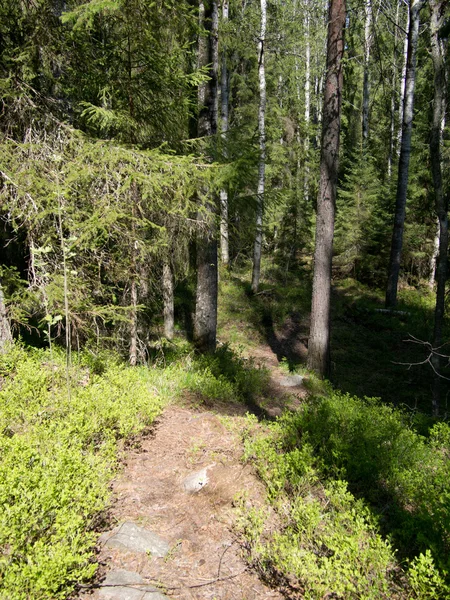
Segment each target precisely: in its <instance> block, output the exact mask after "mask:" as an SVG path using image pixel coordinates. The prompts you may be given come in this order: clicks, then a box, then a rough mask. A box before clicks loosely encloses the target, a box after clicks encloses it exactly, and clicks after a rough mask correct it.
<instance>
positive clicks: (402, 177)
mask: <svg viewBox="0 0 450 600" xmlns="http://www.w3.org/2000/svg"><path fill="white" fill-rule="evenodd" d="M423 3H424V0H411V5H410V8H409V13H410V14H409V31H408V58H407V68H406V77H405V99H404V107H403V122H402V139H401V146H400V157H399V163H398V179H397V196H396V202H395V216H394V229H393V233H392V243H391V256H390V260H389V276H388V282H387V288H386V308H393V307H395V305H396V304H397V289H398V278H399V273H400V262H401V255H402V246H403V230H404V225H405V215H406V193H407V189H408V171H409V159H410V156H411V135H412V122H413V105H414V86H415V80H416V50H417V41H418V37H419V21H420V9H421V8H422V6H423Z"/></svg>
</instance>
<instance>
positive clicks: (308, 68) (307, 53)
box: [303, 0, 311, 205]
mask: <svg viewBox="0 0 450 600" xmlns="http://www.w3.org/2000/svg"><path fill="white" fill-rule="evenodd" d="M309 10H310V8H309V0H305V19H304V25H305V45H306V47H305V132H306V134H305V141H304V145H305V168H304V180H303V193H304V197H305V203H306V205H308V204H309V176H310V173H309V132H310V127H311V38H310V16H309Z"/></svg>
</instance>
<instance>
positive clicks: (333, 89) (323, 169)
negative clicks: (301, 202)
mask: <svg viewBox="0 0 450 600" xmlns="http://www.w3.org/2000/svg"><path fill="white" fill-rule="evenodd" d="M345 17H346V11H345V0H330V7H329V15H328V37H327V72H326V79H325V91H324V99H323V125H322V141H321V155H320V184H319V195H318V198H317V221H316V246H315V252H314V276H313V292H312V306H311V329H310V336H309V344H308V368H309V369H312V370H314V371H317V372H318V373H319V374H320V375H321V376H322V377H326V376H329V374H330V365H331V359H330V300H331V263H332V256H333V235H334V215H335V205H336V186H337V175H338V156H339V135H340V120H341V104H342V81H343V74H342V58H343V55H344V29H345Z"/></svg>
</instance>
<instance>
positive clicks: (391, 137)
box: [387, 0, 402, 181]
mask: <svg viewBox="0 0 450 600" xmlns="http://www.w3.org/2000/svg"><path fill="white" fill-rule="evenodd" d="M401 2H402V0H397V10H396V12H395V27H394V52H393V69H392V72H393V75H392V93H391V115H390V117H391V121H390V127H389V155H388V164H387V174H388V179H389V181H390V180H391V177H392V162H393V160H394V147H395V139H396V138H395V99H396V95H397V44H398V29H399V23H400V3H401Z"/></svg>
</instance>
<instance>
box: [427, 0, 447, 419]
mask: <svg viewBox="0 0 450 600" xmlns="http://www.w3.org/2000/svg"><path fill="white" fill-rule="evenodd" d="M445 5H446V1H445V0H430V8H431V19H430V34H431V58H432V61H433V68H434V102H433V123H432V126H431V136H430V159H431V171H432V175H433V185H434V195H435V210H436V215H437V217H438V220H439V256H438V261H437V270H436V283H437V288H436V307H435V311H434V331H433V344H432V345H433V348H434V349H435V350H437V352H439V348H440V347H441V346H442V341H443V340H442V329H443V325H444V314H445V283H446V280H447V254H448V198H446V196H445V194H444V189H443V184H442V155H441V148H442V123H443V119H444V116H445V108H446V82H445V79H446V77H445V55H444V46H443V42H442V40H440V39H439V30H440V29H441V27H442V25H443V23H444V10H445ZM432 366H433V368H434V370H435V377H434V385H433V400H432V411H433V415H434V416H438V415H439V405H440V396H441V377H440V370H441V367H442V358H441V357H440V356H439V354H437V353H434V354H433V356H432Z"/></svg>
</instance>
